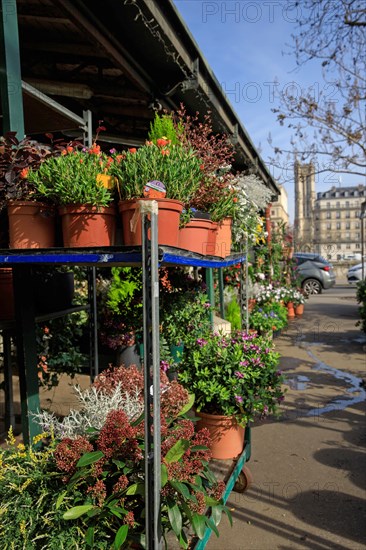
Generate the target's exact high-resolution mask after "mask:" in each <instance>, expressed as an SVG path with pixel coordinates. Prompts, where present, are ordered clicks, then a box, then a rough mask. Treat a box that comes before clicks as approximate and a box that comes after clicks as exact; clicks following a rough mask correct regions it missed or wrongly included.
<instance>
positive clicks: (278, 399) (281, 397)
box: [277, 395, 285, 403]
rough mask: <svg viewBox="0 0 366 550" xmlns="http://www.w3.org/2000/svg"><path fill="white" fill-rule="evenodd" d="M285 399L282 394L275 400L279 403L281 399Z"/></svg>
mask: <svg viewBox="0 0 366 550" xmlns="http://www.w3.org/2000/svg"><path fill="white" fill-rule="evenodd" d="M284 399H285V396H284V395H281V396H280V397H278V398H277V401H278V402H279V403H281V401H283V400H284Z"/></svg>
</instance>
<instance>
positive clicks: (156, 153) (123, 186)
mask: <svg viewBox="0 0 366 550" xmlns="http://www.w3.org/2000/svg"><path fill="white" fill-rule="evenodd" d="M159 143H160V145H155V144H154V143H151V144H147V145H144V146H142V147H140V148H139V149H137V150H136V149H130V150H129V151H126V153H124V154H123V155H117V156H115V157H114V159H115V162H113V164H112V165H111V169H110V170H111V174H112V175H113V176H115V177H116V178H117V180H118V190H119V196H120V199H121V200H126V199H133V198H140V197H143V192H144V187H145V185H146V184H147V183H148V182H149V181H153V180H159V181H161V182H162V183H163V184H164V185H165V188H166V197H167V198H168V199H176V200H179V201H182V202H183V203H184V204H189V201H190V199H191V197H192V196H193V195H194V194H195V192H196V191H197V189H198V188H199V186H200V184H201V182H202V178H203V176H202V172H201V170H200V160H199V159H198V158H197V156H196V155H195V152H194V150H193V149H185V148H183V147H182V146H180V145H171V144H170V143H169V142H168V141H167V140H159Z"/></svg>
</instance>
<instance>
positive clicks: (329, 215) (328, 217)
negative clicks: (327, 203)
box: [327, 212, 332, 220]
mask: <svg viewBox="0 0 366 550" xmlns="http://www.w3.org/2000/svg"><path fill="white" fill-rule="evenodd" d="M330 219H332V213H331V212H327V220H330Z"/></svg>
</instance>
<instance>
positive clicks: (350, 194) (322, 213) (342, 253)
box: [313, 185, 366, 261]
mask: <svg viewBox="0 0 366 550" xmlns="http://www.w3.org/2000/svg"><path fill="white" fill-rule="evenodd" d="M365 201H366V186H365V185H356V186H353V187H332V188H331V189H330V190H329V191H325V192H323V193H317V197H316V201H315V206H314V241H313V242H314V251H315V252H319V253H320V254H322V256H324V257H326V258H328V259H330V260H332V261H336V260H342V259H350V258H355V259H356V258H358V257H359V258H360V257H361V249H362V245H361V220H360V214H361V204H362V203H363V202H365Z"/></svg>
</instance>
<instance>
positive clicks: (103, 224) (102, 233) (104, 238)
mask: <svg viewBox="0 0 366 550" xmlns="http://www.w3.org/2000/svg"><path fill="white" fill-rule="evenodd" d="M59 213H60V216H61V220H62V236H63V241H64V246H65V247H66V248H84V247H85V248H89V247H94V246H113V245H114V241H115V228H116V212H115V209H114V206H101V207H97V206H91V205H85V206H83V205H67V206H61V207H60V208H59Z"/></svg>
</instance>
